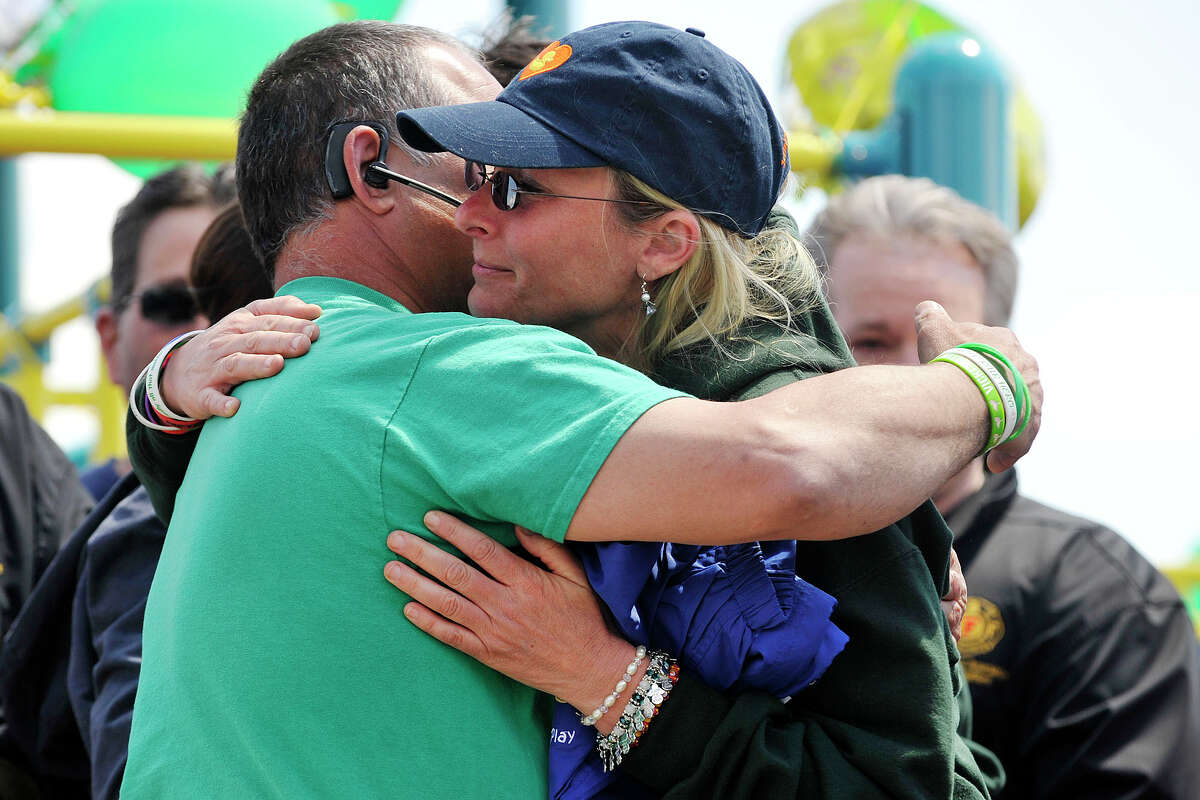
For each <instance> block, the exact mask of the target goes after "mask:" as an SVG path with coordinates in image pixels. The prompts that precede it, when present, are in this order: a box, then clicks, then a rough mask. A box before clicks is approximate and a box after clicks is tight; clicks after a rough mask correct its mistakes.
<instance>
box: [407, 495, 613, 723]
mask: <svg viewBox="0 0 1200 800" xmlns="http://www.w3.org/2000/svg"><path fill="white" fill-rule="evenodd" d="M425 525H426V526H427V527H428V528H429V530H430V531H432V532H433V533H435V534H437V535H438V536H440V537H441V538H443V539H445V540H446V541H447V542H449V543H450V544H452V545H454V546H455V547H457V548H458V549H459V550H461V551H462V552H463V553H464V554H465V555H466V556H467V557H468V558H470V559H471V560H472V561H473V562H474V563H475V564H476V565H478V566H479V567H480V569H482V570H484V571H485V572H486V574H485V572H481V571H480V570H477V569H475V568H474V567H472V566H471V565H469V564H467V563H466V562H465V561H463V560H462V559H459V558H456V557H455V556H452V555H450V554H449V553H447V552H446V551H444V550H442V549H441V548H439V547H437V546H436V545H434V544H432V543H430V542H428V541H426V540H425V539H422V538H421V537H419V536H414V535H413V534H410V533H405V532H404V531H393V532H392V534H391V535H390V536H389V537H388V547H389V548H391V550H392V552H394V553H396V555H399V556H402V557H403V558H405V559H407V560H408V561H411V562H412V563H413V564H415V565H416V566H417V567H419V568H420V569H421V570H423V571H424V572H425V573H426V574H427V575H429V576H432V577H433V578H435V579H436V580H430V579H429V578H428V577H426V576H425V575H423V574H421V572H418V571H417V570H415V569H413V568H412V567H410V566H408V565H407V564H403V563H401V562H399V561H392V562H389V563H388V564H387V566H386V567H384V575H385V576H386V577H387V579H388V581H389V582H390V583H391V584H392V585H393V586H395V587H396V588H397V589H400V590H401V591H403V592H405V593H406V594H408V595H409V596H410V597H412V598H413V600H414V601H415V602H411V603H409V604H408V605H406V606H405V607H404V615H405V616H406V617H408V619H409V620H410V621H411V622H412V623H413V624H414V625H416V626H417V627H418V628H420V629H421V630H423V631H425V632H426V633H428V634H429V635H430V636H432V637H434V638H435V639H437V640H439V641H441V642H444V643H445V644H448V645H450V646H451V647H453V648H454V649H456V650H460V651H462V652H463V653H466V654H467V655H469V656H471V657H473V658H475V659H477V660H478V661H480V662H482V663H483V664H486V665H487V666H489V667H491V668H492V669H494V670H497V671H498V672H502V673H504V674H505V675H507V676H508V677H510V678H512V679H513V680H515V681H519V682H520V683H523V684H525V685H526V686H532V687H533V688H535V689H540V690H542V691H543V692H548V693H550V694H553V695H555V696H556V697H560V698H562V700H563V701H564V702H566V703H570V704H571V705H574V706H575V707H576V708H577V709H579V710H580V711H581V712H583V713H588V712H590V711H592V709H594V708H595V707H596V706H597V705H599V703H600V701H602V700H603V699H604V697H605V695H607V694H608V693H609V692H611V691H612V689H613V685H614V684H615V683H616V680H617V678H618V677H619V676H620V675H621V672H622V671H623V670H624V669H625V666H626V665H627V664H628V663H629V662H630V660H631V658H632V654H633V651H634V647H633V645H631V644H629V643H628V642H625V641H624V640H622V639H621V638H620V637H618V636H616V635H615V634H613V633H612V632H611V631H610V630H609V629H608V625H607V623H606V622H605V620H604V615H603V612H602V611H601V607H600V603H599V601H598V600H597V599H596V596H595V594H594V593H593V592H592V589H591V587H590V586H589V585H588V582H587V575H586V573H585V572H584V570H583V567H582V566H581V565H580V563H579V561H578V560H577V559H576V558H575V556H574V555H573V554H572V553H571V551H570V550H568V549H567V548H566V547H564V546H563V545H561V544H558V543H557V542H552V541H550V540H549V539H544V538H542V537H541V536H539V535H537V534H536V533H530V532H529V531H527V530H525V529H523V528H517V538H518V540H519V541H520V542H521V545H522V546H523V547H524V548H525V549H526V550H527V551H529V553H530V554H531V555H533V556H534V557H535V558H537V559H538V560H539V561H541V562H542V563H543V564H545V565H546V569H543V568H541V567H538V566H536V565H534V564H531V563H530V562H528V561H526V560H525V559H523V558H521V557H520V556H517V555H516V554H514V553H512V552H510V551H509V550H508V549H507V548H505V547H504V546H502V545H501V544H500V543H498V542H497V541H496V540H495V539H493V538H491V537H490V536H488V535H486V534H484V533H482V532H480V531H478V530H476V529H475V528H472V527H471V526H470V525H467V524H466V523H464V522H461V521H460V520H457V519H455V518H454V517H452V516H450V515H449V514H445V513H442V512H436V511H431V512H430V513H429V514H427V515H426V516H425ZM438 581H440V583H439V582H438ZM616 716H618V715H612V717H613V718H612V719H608V718H607V715H606V718H605V720H603V722H604V723H606V724H600V723H598V724H597V728H598V729H599V730H600V731H601V732H605V731H606V730H607V729H608V728H609V727H611V725H612V723H613V722H614V721H615V718H616Z"/></svg>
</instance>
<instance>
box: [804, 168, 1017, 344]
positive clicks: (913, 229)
mask: <svg viewBox="0 0 1200 800" xmlns="http://www.w3.org/2000/svg"><path fill="white" fill-rule="evenodd" d="M862 234H866V235H873V236H879V237H884V238H891V237H897V236H915V237H919V238H923V239H931V240H933V241H937V242H958V243H959V244H961V245H963V246H964V247H966V248H967V250H968V251H969V252H970V253H971V256H972V257H973V258H974V259H975V261H976V262H978V263H979V266H980V267H982V268H983V273H984V279H985V281H986V289H985V296H984V319H983V320H978V321H981V322H984V323H986V324H988V325H1007V324H1008V321H1009V318H1010V317H1011V316H1012V309H1013V301H1014V299H1015V297H1016V293H1017V254H1016V251H1015V250H1014V249H1013V245H1012V235H1011V234H1010V233H1009V231H1008V229H1007V228H1005V227H1004V224H1003V223H1002V222H1000V220H999V219H997V218H996V216H995V215H993V214H991V213H990V212H988V211H987V210H985V209H983V208H980V207H979V206H977V205H975V204H974V203H971V202H969V201H967V200H964V199H963V198H962V197H961V196H960V195H958V193H956V192H954V191H953V190H952V189H947V188H946V187H944V186H939V185H938V184H936V183H934V182H933V181H931V180H929V179H928V178H909V177H906V176H904V175H881V176H879V177H875V178H867V179H866V180H863V181H860V182H859V183H857V184H856V185H854V186H852V187H851V188H849V189H847V190H846V191H845V192H843V193H842V194H839V195H835V196H834V197H832V198H830V200H829V205H828V206H826V208H825V210H824V211H822V212H821V213H820V214H819V215H818V216H817V218H816V220H815V221H814V222H813V226H812V228H811V230H810V231H809V234H808V236H807V237H805V241H806V243H807V245H808V248H809V250H810V251H811V252H812V254H813V258H814V259H815V260H816V262H817V265H818V266H819V267H820V268H821V271H822V272H823V273H828V270H829V259H831V258H832V257H833V253H834V251H835V250H837V247H838V245H839V244H841V243H842V240H843V239H845V238H846V237H847V236H851V235H862Z"/></svg>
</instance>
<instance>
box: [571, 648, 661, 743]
mask: <svg viewBox="0 0 1200 800" xmlns="http://www.w3.org/2000/svg"><path fill="white" fill-rule="evenodd" d="M645 657H646V646H645V645H644V644H639V645H638V647H637V650H636V651H635V652H634V656H633V661H630V662H629V666H628V667H626V668H625V674H624V675H622V676H621V679H620V680H619V681H617V688H615V689H613V691H612V694H610V695H609V696H608V697H606V698H604V702H603V703H601V704H600V706H599V707H598V708H597V709H596V710H595V711H593V712H592V713H590V714H588V715H587V716H586V717H585V716H582V715H580V717H579V722H580V724H582V725H595V724H596V721H597V720H598V719H600V718H601V717H603V716H604V715H605V714H607V713H608V710H609V709H610V708H612V707H613V705H614V704H615V703H616V702H617V698H618V697H620V696H621V692H623V691H625V687H626V686H628V685H629V681H630V680H632V679H633V676H634V674H635V673H636V672H637V669H638V666H639V665H640V664H641V663H642V659H643V658H645Z"/></svg>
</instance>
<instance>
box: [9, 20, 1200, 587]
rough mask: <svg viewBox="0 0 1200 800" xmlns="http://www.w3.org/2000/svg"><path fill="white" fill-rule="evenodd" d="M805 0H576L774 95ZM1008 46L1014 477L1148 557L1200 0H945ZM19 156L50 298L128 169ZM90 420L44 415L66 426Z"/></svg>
mask: <svg viewBox="0 0 1200 800" xmlns="http://www.w3.org/2000/svg"><path fill="white" fill-rule="evenodd" d="M825 5H826V4H825V3H823V2H815V1H814V0H792V2H787V3H781V2H761V1H759V0H746V2H742V3H737V4H733V3H730V2H728V0H722V1H721V2H715V1H714V0H691V2H684V1H683V0H670V1H664V0H656V2H654V3H653V4H650V3H646V2H645V1H644V0H642V2H630V1H628V0H604V2H599V0H587V1H585V2H577V3H576V4H575V11H574V17H573V20H572V23H573V25H574V26H575V27H582V26H584V25H589V24H594V23H598V22H604V21H609V20H617V19H635V18H640V19H652V20H655V21H659V22H664V23H667V24H671V25H675V26H677V27H687V26H694V27H699V28H702V29H704V30H705V31H707V33H708V38H709V39H710V40H712V41H713V42H714V43H716V44H717V45H719V46H721V47H723V48H724V49H726V50H728V51H729V52H731V53H733V54H734V55H735V56H737V57H738V58H739V59H741V60H742V61H743V62H744V63H745V64H746V65H747V66H748V67H749V68H750V70H751V71H752V72H753V73H754V74H755V75H756V76H757V77H758V79H759V81H760V82H761V83H762V84H763V86H764V88H765V89H766V90H767V92H768V94H770V95H772V97H773V98H775V99H777V98H779V97H780V96H781V91H780V89H781V78H782V74H783V48H784V45H785V43H786V41H787V38H788V36H789V34H790V32H791V31H792V30H793V29H794V28H795V26H796V25H797V24H798V23H799V22H801V21H802V20H803V19H805V18H806V17H807V16H809V15H810V14H812V13H814V12H815V11H816V10H818V9H820V8H822V7H824V6H825ZM934 5H935V6H936V7H938V8H939V9H941V10H942V11H944V12H945V13H947V14H948V15H950V16H952V17H954V18H956V19H958V20H960V21H961V22H963V23H965V24H967V25H968V26H970V27H972V28H973V29H974V30H975V32H976V33H977V34H979V35H980V37H981V38H983V39H984V40H986V41H988V42H990V43H991V44H992V45H993V46H995V47H996V49H997V50H998V51H999V52H1000V54H1001V55H1002V56H1003V57H1004V59H1005V60H1006V61H1007V62H1008V64H1009V65H1010V67H1011V68H1012V70H1013V71H1014V73H1015V74H1016V75H1017V76H1018V78H1019V80H1020V81H1021V83H1022V84H1023V85H1024V87H1025V89H1026V91H1027V93H1028V94H1029V96H1030V97H1031V99H1032V101H1033V103H1034V105H1035V107H1036V109H1037V111H1038V113H1039V114H1040V116H1041V119H1042V122H1043V125H1044V127H1045V129H1046V136H1047V150H1048V165H1049V179H1048V184H1047V187H1046V190H1045V192H1044V193H1043V195H1042V199H1041V203H1040V205H1039V207H1038V210H1037V212H1036V213H1035V215H1034V217H1033V218H1032V220H1030V222H1029V223H1028V224H1027V225H1026V227H1025V229H1024V230H1023V231H1022V232H1021V234H1020V235H1019V237H1018V240H1017V242H1018V250H1019V253H1020V256H1021V261H1022V284H1021V289H1020V292H1019V295H1018V301H1017V312H1016V317H1015V319H1014V328H1016V330H1017V332H1018V334H1019V335H1020V336H1021V337H1022V339H1023V341H1024V342H1025V343H1026V344H1027V346H1028V347H1029V348H1030V349H1031V350H1032V351H1033V352H1034V353H1036V354H1037V355H1038V357H1039V359H1040V360H1041V363H1042V369H1043V379H1044V382H1045V384H1046V388H1047V404H1046V416H1045V424H1044V427H1043V430H1042V434H1041V436H1040V438H1039V439H1038V442H1037V444H1036V445H1035V450H1034V452H1033V453H1032V454H1031V455H1030V456H1029V457H1028V458H1026V460H1025V461H1024V462H1022V465H1021V467H1020V471H1021V479H1022V482H1023V485H1024V488H1025V490H1026V491H1027V493H1029V494H1031V495H1033V496H1034V497H1037V498H1039V499H1042V500H1044V501H1046V502H1050V503H1052V504H1055V505H1058V506H1061V507H1064V508H1067V509H1068V510H1071V511H1075V512H1077V513H1081V514H1084V515H1086V516H1090V517H1092V518H1095V519H1099V520H1101V521H1103V522H1105V523H1107V524H1109V525H1111V526H1112V527H1114V528H1116V529H1117V530H1119V531H1121V532H1122V533H1124V534H1125V535H1126V536H1127V537H1129V538H1130V539H1131V540H1132V541H1133V542H1134V543H1135V544H1136V545H1137V546H1138V547H1139V548H1140V549H1141V550H1142V551H1143V552H1145V553H1146V554H1147V555H1148V556H1149V557H1150V558H1151V559H1152V560H1154V561H1155V562H1157V563H1160V564H1170V563H1178V562H1181V561H1183V560H1185V559H1187V558H1188V557H1189V556H1190V555H1192V554H1193V553H1196V552H1197V551H1198V550H1200V511H1197V508H1196V507H1195V506H1193V505H1192V504H1191V495H1192V494H1194V493H1195V492H1196V485H1197V483H1198V480H1197V478H1198V477H1200V471H1198V470H1197V468H1196V467H1195V466H1194V464H1193V462H1192V461H1191V458H1192V451H1194V450H1196V449H1197V448H1198V446H1200V427H1198V426H1197V425H1196V424H1195V422H1194V421H1193V420H1192V419H1191V414H1190V413H1189V412H1190V411H1191V408H1190V401H1191V400H1192V399H1193V398H1194V397H1195V396H1196V395H1197V392H1200V381H1197V379H1196V377H1195V376H1194V374H1193V371H1192V369H1191V368H1190V367H1189V366H1188V364H1189V363H1190V361H1191V360H1192V359H1191V355H1192V353H1191V347H1190V346H1189V342H1191V341H1192V340H1193V338H1194V336H1193V326H1194V322H1193V319H1194V309H1195V308H1197V305H1198V304H1200V270H1198V269H1197V267H1200V258H1198V257H1197V254H1196V248H1195V245H1194V243H1193V240H1192V239H1191V236H1190V235H1189V233H1190V232H1191V231H1193V230H1194V229H1195V228H1196V227H1197V225H1198V224H1200V213H1198V212H1200V203H1198V202H1197V199H1196V195H1195V192H1196V187H1197V186H1198V185H1200V151H1198V150H1197V148H1196V147H1195V144H1194V136H1195V132H1196V131H1197V130H1200V77H1198V70H1197V65H1196V55H1195V47H1196V43H1195V35H1196V31H1197V30H1200V3H1197V2H1195V0H1149V2H1141V3H1136V4H1134V3H1083V2H1068V1H1067V0H1006V2H1003V3H994V2H992V3H985V2H982V0H946V1H944V2H936V3H934ZM499 9H500V3H499V2H493V1H491V0H455V2H452V3H451V2H446V0H408V2H406V3H405V4H404V7H403V9H402V11H401V19H402V20H403V21H409V22H415V23H419V24H424V25H430V26H433V27H438V28H442V29H444V30H447V31H449V32H451V33H457V34H464V35H471V34H476V33H478V31H479V30H480V29H481V28H482V27H483V26H484V25H486V23H487V22H488V21H490V20H491V19H492V18H493V17H494V16H495V15H496V13H498V11H499ZM19 163H20V191H21V193H22V196H21V202H22V207H21V211H22V225H23V236H24V238H23V241H22V247H23V263H24V265H25V270H24V277H23V281H24V283H23V292H22V296H23V300H24V302H25V303H26V305H27V306H28V307H31V308H45V307H47V306H49V305H52V304H53V303H54V302H56V301H57V300H60V299H63V298H66V297H68V296H70V295H71V294H72V293H74V292H76V291H78V290H80V289H81V288H83V287H84V286H86V285H87V284H88V283H90V282H91V281H92V280H94V279H95V278H96V277H98V276H100V275H102V274H103V273H104V272H105V270H106V269H107V266H108V255H107V249H108V245H107V235H108V231H109V228H110V226H111V224H112V219H113V215H114V213H115V210H116V208H117V207H118V206H119V205H120V204H121V203H123V202H124V201H125V200H127V199H128V198H129V197H130V196H131V195H132V194H133V192H135V191H136V188H137V183H136V180H135V179H134V178H132V177H131V176H129V175H127V174H125V173H123V172H122V171H120V170H119V169H117V168H115V167H113V166H112V165H110V164H109V163H108V162H106V161H104V160H103V159H99V158H92V157H86V156H24V157H22V158H21V159H20V160H19ZM89 337H90V334H89V333H88V331H87V329H86V326H82V325H81V326H78V328H77V329H76V331H75V332H74V333H72V334H68V335H66V336H64V337H62V341H59V342H56V344H55V349H54V352H55V355H56V357H57V356H59V354H63V356H64V357H60V358H57V361H58V363H56V364H55V365H54V370H53V373H52V374H53V378H54V380H57V381H59V382H65V383H69V382H74V381H77V380H80V379H82V378H86V377H87V376H88V375H90V374H93V373H91V370H92V369H93V366H92V365H91V364H89V363H84V362H83V361H81V360H80V359H78V358H68V357H66V355H67V354H70V353H75V352H80V351H84V352H90V351H91V348H93V347H94V346H95V345H94V343H93V342H92V341H91V339H90V338H89ZM87 426H88V423H87V422H86V421H82V420H80V419H79V418H78V417H75V416H71V415H63V414H60V415H57V416H56V417H55V418H54V419H52V420H51V423H50V427H51V430H52V432H53V433H55V434H57V435H59V436H60V437H62V438H64V439H66V440H68V443H69V444H73V443H77V442H78V440H79V439H80V438H81V437H82V436H85V435H86V431H87Z"/></svg>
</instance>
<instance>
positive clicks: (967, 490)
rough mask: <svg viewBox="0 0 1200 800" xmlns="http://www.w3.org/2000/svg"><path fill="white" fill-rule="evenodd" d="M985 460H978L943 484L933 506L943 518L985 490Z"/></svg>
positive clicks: (935, 496) (936, 494) (934, 498)
mask: <svg viewBox="0 0 1200 800" xmlns="http://www.w3.org/2000/svg"><path fill="white" fill-rule="evenodd" d="M983 478H984V473H983V459H982V458H977V459H975V460H974V461H972V462H971V463H970V464H967V466H966V468H965V469H963V470H962V471H961V472H959V473H958V474H957V475H955V476H954V477H953V478H951V479H950V480H948V481H946V482H945V483H944V484H942V488H940V489H938V490H937V491H936V492H935V493H934V495H933V504H934V505H935V506H937V507H938V511H940V512H942V516H945V515H947V514H949V513H950V512H951V511H953V510H954V509H956V508H958V506H959V505H961V504H962V502H963V501H964V500H966V499H967V498H968V497H970V496H971V495H973V494H975V493H976V492H978V491H979V490H980V489H982V488H983Z"/></svg>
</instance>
